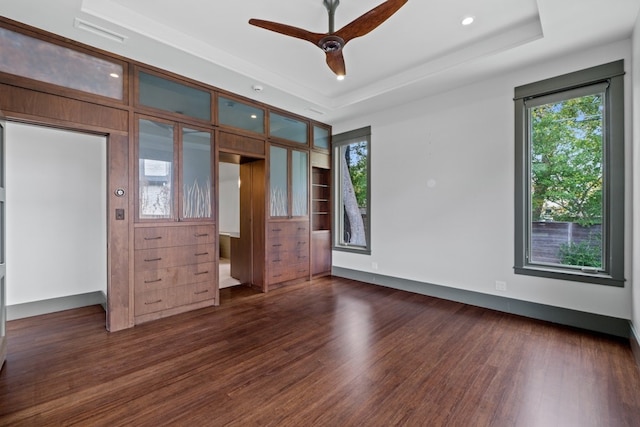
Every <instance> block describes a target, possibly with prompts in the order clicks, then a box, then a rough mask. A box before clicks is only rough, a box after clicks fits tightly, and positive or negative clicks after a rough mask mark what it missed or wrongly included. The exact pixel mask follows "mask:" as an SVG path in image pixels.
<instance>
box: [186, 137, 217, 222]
mask: <svg viewBox="0 0 640 427" xmlns="http://www.w3.org/2000/svg"><path fill="white" fill-rule="evenodd" d="M211 211H212V209H211V133H209V132H204V131H199V130H195V129H187V128H184V129H182V218H211Z"/></svg>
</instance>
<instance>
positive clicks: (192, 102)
mask: <svg viewBox="0 0 640 427" xmlns="http://www.w3.org/2000/svg"><path fill="white" fill-rule="evenodd" d="M137 82H138V105H139V106H142V107H151V108H155V109H158V110H162V111H165V112H169V113H175V114H182V115H184V116H187V117H191V118H194V119H198V120H204V121H207V122H210V121H211V92H210V91H208V90H204V89H200V88H197V87H194V86H190V85H186V84H183V83H179V82H177V81H175V80H169V79H166V78H164V77H160V76H157V75H155V74H151V73H147V72H144V71H139V72H138V80H137Z"/></svg>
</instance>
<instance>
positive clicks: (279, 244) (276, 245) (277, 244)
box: [271, 243, 282, 248]
mask: <svg viewBox="0 0 640 427" xmlns="http://www.w3.org/2000/svg"><path fill="white" fill-rule="evenodd" d="M271 246H273V247H274V248H277V247H278V246H282V243H276V244H275V245H271Z"/></svg>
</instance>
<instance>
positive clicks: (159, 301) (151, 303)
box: [144, 299, 162, 305]
mask: <svg viewBox="0 0 640 427" xmlns="http://www.w3.org/2000/svg"><path fill="white" fill-rule="evenodd" d="M161 302H162V300H161V299H159V300H156V301H150V302H149V301H147V302H145V303H144V305H153V304H158V303H161Z"/></svg>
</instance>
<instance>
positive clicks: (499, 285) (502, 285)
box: [496, 280, 507, 291]
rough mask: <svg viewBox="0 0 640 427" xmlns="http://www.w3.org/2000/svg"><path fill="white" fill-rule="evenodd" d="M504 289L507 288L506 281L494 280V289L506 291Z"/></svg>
mask: <svg viewBox="0 0 640 427" xmlns="http://www.w3.org/2000/svg"><path fill="white" fill-rule="evenodd" d="M506 290H507V282H502V281H500V280H496V291H506Z"/></svg>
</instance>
